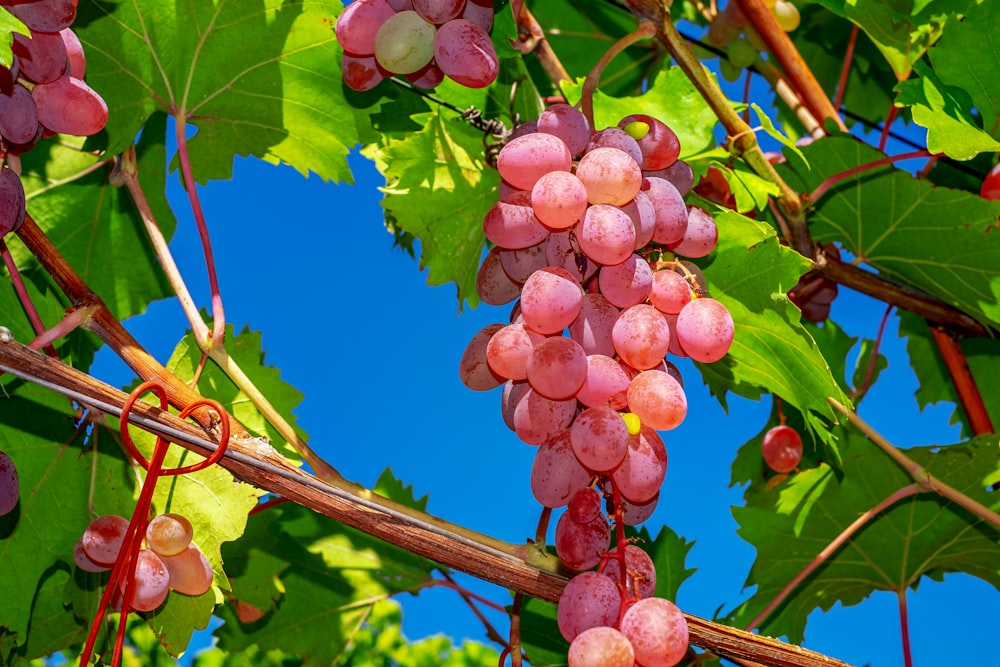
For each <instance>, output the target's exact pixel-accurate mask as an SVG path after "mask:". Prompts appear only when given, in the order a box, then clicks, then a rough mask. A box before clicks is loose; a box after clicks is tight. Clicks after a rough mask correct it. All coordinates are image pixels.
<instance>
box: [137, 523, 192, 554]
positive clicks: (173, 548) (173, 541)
mask: <svg viewBox="0 0 1000 667" xmlns="http://www.w3.org/2000/svg"><path fill="white" fill-rule="evenodd" d="M192 537H194V529H193V528H192V527H191V522H190V521H188V520H187V517H184V516H181V515H180V514H174V513H170V512H168V513H166V514H159V515H157V516H155V517H153V518H152V520H151V521H150V522H149V524H148V525H147V526H146V543H147V544H148V545H149V548H150V549H152V550H153V551H155V552H156V555H158V556H176V555H177V554H179V553H180V552H182V551H184V550H185V549H187V547H188V545H189V544H191V538H192Z"/></svg>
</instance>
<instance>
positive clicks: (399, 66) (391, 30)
mask: <svg viewBox="0 0 1000 667" xmlns="http://www.w3.org/2000/svg"><path fill="white" fill-rule="evenodd" d="M437 32H438V30H437V28H435V27H434V25H433V24H431V23H428V22H427V21H425V20H424V19H423V18H421V16H420V15H419V14H417V13H416V12H414V11H405V12H399V13H398V14H393V15H392V16H390V17H389V18H387V19H386V20H385V21H384V22H383V23H382V25H381V26H380V27H379V29H378V32H376V33H375V60H377V61H378V64H379V65H381V66H382V67H384V68H386V69H387V70H389V71H390V72H396V73H397V74H411V73H412V72H416V71H418V70H420V69H423V68H424V67H425V66H426V65H427V63H429V62H430V61H431V59H432V58H433V57H434V44H435V42H436V40H437ZM440 65H441V63H440V62H439V63H438V66H440ZM442 69H443V68H442Z"/></svg>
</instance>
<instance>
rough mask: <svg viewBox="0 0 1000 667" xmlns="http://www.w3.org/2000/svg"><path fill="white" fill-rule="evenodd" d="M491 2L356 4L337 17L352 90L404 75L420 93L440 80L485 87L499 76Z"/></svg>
mask: <svg viewBox="0 0 1000 667" xmlns="http://www.w3.org/2000/svg"><path fill="white" fill-rule="evenodd" d="M492 28H493V2H492V0H355V1H354V2H352V3H351V4H350V5H348V6H347V8H346V9H344V12H343V13H342V14H341V15H340V16H339V17H338V18H337V26H336V29H335V32H336V35H337V42H338V43H339V44H340V46H341V48H343V49H344V56H343V59H342V60H341V63H340V66H341V71H342V72H343V75H344V83H345V84H346V85H347V86H348V87H349V88H351V89H353V90H359V91H364V90H371V89H372V88H374V87H375V86H377V85H378V84H379V83H381V82H382V80H383V79H384V78H385V77H387V76H392V75H393V74H402V75H404V76H405V77H406V79H407V80H408V81H410V82H411V83H412V84H413V85H415V86H417V87H419V88H435V87H437V86H438V85H439V84H440V83H441V82H442V81H444V78H445V77H446V76H447V77H448V78H450V79H452V80H454V81H456V82H457V83H460V84H461V85H463V86H466V87H468V88H485V87H486V86H488V85H490V84H491V83H493V82H494V81H495V80H496V78H497V73H498V72H499V67H500V65H499V60H498V59H497V53H496V49H494V48H493V42H492V41H490V35H489V32H490V30H491V29H492Z"/></svg>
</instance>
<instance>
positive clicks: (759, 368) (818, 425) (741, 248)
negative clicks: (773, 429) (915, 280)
mask: <svg viewBox="0 0 1000 667" xmlns="http://www.w3.org/2000/svg"><path fill="white" fill-rule="evenodd" d="M716 222H717V224H718V226H719V245H718V247H717V248H716V250H715V251H714V252H713V253H712V254H711V255H709V257H707V258H706V259H705V260H701V261H699V264H700V265H701V266H702V267H703V268H705V275H706V276H707V279H708V286H709V291H710V293H711V296H712V297H714V298H716V299H718V300H719V301H721V302H722V303H723V304H725V306H726V307H727V308H728V309H729V312H730V314H731V315H732V316H733V321H734V322H735V324H736V335H735V338H734V340H733V345H732V347H731V348H730V350H729V354H727V355H726V356H725V357H723V358H722V360H720V361H717V362H715V363H713V364H697V366H698V368H699V370H700V371H701V372H702V377H704V379H705V382H706V383H707V384H708V385H709V389H710V390H711V392H712V394H713V395H715V396H716V397H718V398H719V400H720V402H722V404H723V406H725V396H726V393H727V392H729V391H733V392H735V393H737V394H739V395H742V396H748V397H756V396H759V395H760V392H761V390H763V391H765V392H767V393H772V394H776V395H778V396H780V397H781V398H782V399H783V400H785V401H787V402H788V403H790V404H792V405H794V406H795V407H797V408H798V409H799V410H801V411H802V412H804V413H807V414H810V415H811V416H810V426H811V428H812V429H814V430H819V431H821V432H822V431H825V430H826V426H825V422H824V421H823V419H822V418H826V419H832V418H833V412H832V409H831V408H830V406H829V404H828V403H827V402H826V397H828V396H833V397H839V398H838V400H844V401H846V400H847V398H846V397H845V396H844V395H843V392H842V391H841V389H840V387H839V386H838V385H837V382H836V380H835V379H834V377H833V375H832V374H831V372H830V367H829V366H828V365H827V362H826V360H825V359H824V358H823V356H822V354H821V353H820V350H819V348H818V347H817V345H816V342H815V341H814V340H813V339H812V337H811V336H810V335H809V332H808V331H807V330H806V329H805V327H803V325H802V323H801V321H800V315H799V310H798V308H797V307H796V306H795V305H794V304H792V302H791V301H789V300H788V297H787V292H788V290H789V289H791V288H792V287H793V286H795V284H796V283H797V282H798V279H799V277H801V276H802V274H804V273H805V272H806V271H807V270H808V268H809V261H808V260H806V259H805V258H803V257H802V256H801V255H799V254H798V253H796V252H794V251H793V250H790V249H788V248H786V247H784V246H782V245H781V244H780V243H779V242H778V239H777V237H776V236H775V234H774V231H773V230H772V229H771V228H770V227H766V226H764V225H762V224H761V223H757V222H755V221H753V220H750V219H749V218H745V217H743V216H741V215H738V214H736V213H733V212H731V211H725V210H722V211H721V212H718V213H716ZM831 444H832V443H831Z"/></svg>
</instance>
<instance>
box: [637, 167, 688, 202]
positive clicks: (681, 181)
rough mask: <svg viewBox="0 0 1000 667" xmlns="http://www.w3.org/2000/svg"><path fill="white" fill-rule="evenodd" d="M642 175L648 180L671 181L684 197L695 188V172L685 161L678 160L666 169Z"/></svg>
mask: <svg viewBox="0 0 1000 667" xmlns="http://www.w3.org/2000/svg"><path fill="white" fill-rule="evenodd" d="M642 173H643V175H644V176H646V177H647V178H653V177H656V178H662V179H663V180H665V181H669V182H670V183H671V184H673V186H674V187H675V188H677V192H679V193H680V194H681V196H682V197H683V196H684V195H686V194H687V193H689V192H691V188H692V187H694V170H693V169H691V165H689V164H688V163H687V162H685V161H684V160H678V161H677V162H674V163H673V164H672V165H670V166H669V167H667V168H666V169H656V170H653V171H644V172H642Z"/></svg>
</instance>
